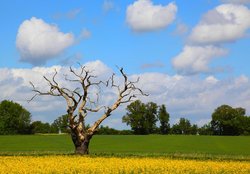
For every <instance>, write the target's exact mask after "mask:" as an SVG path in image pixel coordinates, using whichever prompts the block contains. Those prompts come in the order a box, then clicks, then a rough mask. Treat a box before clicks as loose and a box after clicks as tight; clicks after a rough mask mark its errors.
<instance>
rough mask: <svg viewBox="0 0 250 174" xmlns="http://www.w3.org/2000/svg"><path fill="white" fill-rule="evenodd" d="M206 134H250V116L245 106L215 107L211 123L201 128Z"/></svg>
mask: <svg viewBox="0 0 250 174" xmlns="http://www.w3.org/2000/svg"><path fill="white" fill-rule="evenodd" d="M200 134H205V135H250V117H249V116H246V110H245V109H244V108H241V107H239V108H233V107H231V106H229V105H222V106H220V107H218V108H217V109H215V111H214V112H213V114H212V120H211V122H210V123H209V124H206V125H204V126H203V127H201V128H200Z"/></svg>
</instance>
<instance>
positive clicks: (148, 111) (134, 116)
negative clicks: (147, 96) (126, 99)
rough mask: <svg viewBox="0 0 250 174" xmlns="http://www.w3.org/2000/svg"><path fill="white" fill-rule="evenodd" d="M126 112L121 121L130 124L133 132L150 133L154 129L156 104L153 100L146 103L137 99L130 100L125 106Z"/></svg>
mask: <svg viewBox="0 0 250 174" xmlns="http://www.w3.org/2000/svg"><path fill="white" fill-rule="evenodd" d="M126 110H127V113H126V115H125V116H123V118H122V122H123V123H126V124H127V125H130V126H131V129H132V130H133V131H134V133H135V134H142V135H143V134H150V133H154V132H155V130H156V122H157V105H156V104H155V103H153V102H149V103H147V104H144V103H142V102H141V101H139V100H136V101H134V102H132V103H131V104H130V105H128V106H127V108H126Z"/></svg>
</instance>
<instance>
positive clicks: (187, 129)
mask: <svg viewBox="0 0 250 174" xmlns="http://www.w3.org/2000/svg"><path fill="white" fill-rule="evenodd" d="M197 129H198V127H197V125H195V124H194V125H191V123H190V121H189V120H188V119H185V118H180V120H179V122H178V123H177V124H174V125H173V126H172V129H171V133H172V134H184V135H189V134H193V135H195V134H197Z"/></svg>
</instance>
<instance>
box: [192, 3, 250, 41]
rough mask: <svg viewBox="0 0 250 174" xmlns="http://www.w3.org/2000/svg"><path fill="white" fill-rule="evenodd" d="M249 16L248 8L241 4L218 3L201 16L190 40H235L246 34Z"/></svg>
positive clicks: (249, 25) (249, 21)
mask: <svg viewBox="0 0 250 174" xmlns="http://www.w3.org/2000/svg"><path fill="white" fill-rule="evenodd" d="M249 18H250V10H249V9H248V8H247V7H245V6H243V5H235V4H223V5H220V6H218V7H216V8H215V9H214V10H211V11H209V12H208V13H207V14H205V15H204V16H203V18H202V20H201V21H200V23H199V24H198V25H197V26H196V27H195V28H194V29H193V31H192V33H191V35H190V40H191V42H194V43H200V44H211V43H225V42H232V41H235V40H237V39H239V38H242V37H244V36H245V35H246V32H247V31H248V29H249V28H250V20H249Z"/></svg>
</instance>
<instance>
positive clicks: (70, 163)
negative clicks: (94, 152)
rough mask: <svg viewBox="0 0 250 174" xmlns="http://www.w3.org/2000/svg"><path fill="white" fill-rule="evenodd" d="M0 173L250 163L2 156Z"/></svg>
mask: <svg viewBox="0 0 250 174" xmlns="http://www.w3.org/2000/svg"><path fill="white" fill-rule="evenodd" d="M0 173H1V174H7V173H20V174H29V173H30V174H31V173H32V174H36V173H53V174H56V173H60V174H61V173H65V174H66V173H75V174H77V173H84V174H101V173H104V174H109V173H114V174H116V173H117V174H118V173H121V174H126V173H129V174H137V173H138V174H141V173H153V174H161V173H173V174H174V173H178V174H181V173H199V174H200V173H246V174H249V173H250V162H247V161H245V162H242V161H196V160H177V159H167V158H135V157H133V158H118V157H80V156H1V157H0Z"/></svg>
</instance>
